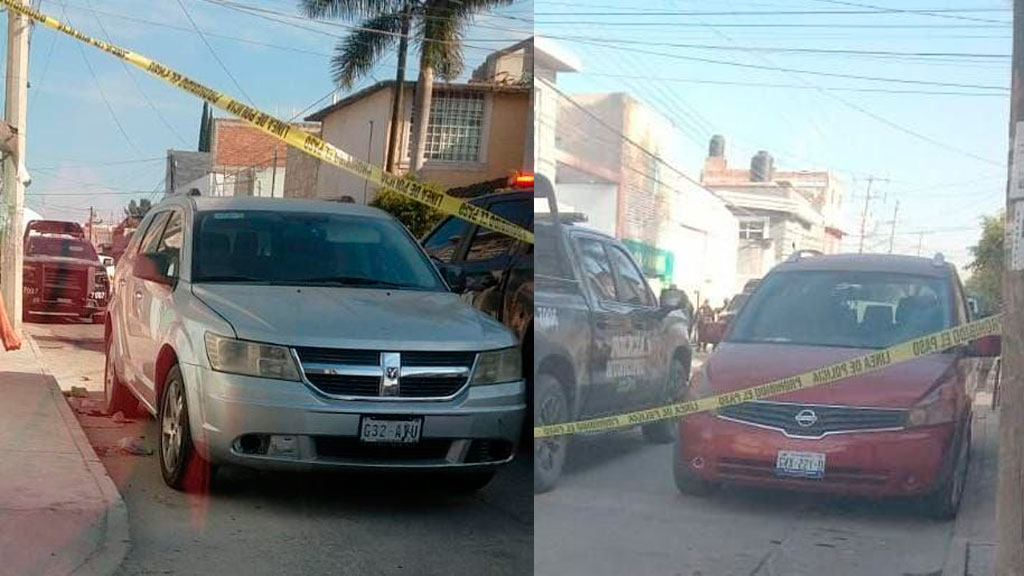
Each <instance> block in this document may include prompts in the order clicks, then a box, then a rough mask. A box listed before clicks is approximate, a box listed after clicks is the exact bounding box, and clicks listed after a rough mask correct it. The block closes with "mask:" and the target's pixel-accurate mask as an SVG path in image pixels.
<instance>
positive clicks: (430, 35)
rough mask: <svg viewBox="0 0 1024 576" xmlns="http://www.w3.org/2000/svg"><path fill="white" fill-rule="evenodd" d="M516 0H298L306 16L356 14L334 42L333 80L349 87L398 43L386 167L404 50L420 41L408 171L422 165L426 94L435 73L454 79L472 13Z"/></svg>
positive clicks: (394, 136) (390, 164)
mask: <svg viewBox="0 0 1024 576" xmlns="http://www.w3.org/2000/svg"><path fill="white" fill-rule="evenodd" d="M513 1H514V0H299V3H300V9H301V10H302V11H303V12H304V13H305V14H306V16H307V17H309V18H332V19H334V18H336V19H342V20H347V21H353V20H359V21H360V23H359V24H358V27H357V28H356V29H355V30H353V31H352V32H351V33H350V34H349V35H348V36H347V37H346V38H344V39H343V40H341V41H339V42H338V45H337V46H336V47H335V52H334V56H333V57H332V58H331V74H332V76H333V79H334V82H335V83H336V84H337V85H338V86H339V87H340V88H343V89H346V90H347V89H349V88H351V87H352V84H354V83H355V82H356V81H357V80H359V79H360V78H362V77H363V76H365V75H366V74H368V73H369V72H370V71H371V70H373V68H374V66H376V65H377V63H378V61H379V60H380V59H381V57H382V56H383V54H384V53H385V52H387V50H388V49H390V48H391V46H393V45H394V44H395V42H398V43H399V46H398V71H397V76H396V82H395V93H394V94H395V96H394V101H393V107H392V117H391V132H390V138H389V141H388V155H387V161H386V169H387V170H388V171H393V169H394V164H395V163H396V159H395V150H396V145H397V141H398V126H399V124H400V123H399V122H398V118H399V112H400V111H401V110H402V92H403V91H404V88H403V83H404V80H405V55H406V51H407V46H408V41H409V40H412V41H413V42H415V43H416V44H417V45H418V46H419V51H420V61H419V68H420V72H419V79H418V80H417V83H416V88H417V90H416V91H415V101H414V102H413V115H412V116H413V126H412V130H411V132H412V142H411V150H412V154H411V156H412V172H413V173H415V172H418V171H419V170H420V168H422V167H423V145H424V141H425V140H426V137H427V125H428V124H429V122H430V100H431V94H432V92H433V88H434V77H435V75H436V76H437V77H438V78H440V79H442V80H448V81H450V80H455V79H456V78H458V77H459V75H460V74H462V71H463V69H464V67H465V61H464V59H463V55H462V37H463V34H464V33H465V31H466V27H467V26H468V24H469V22H470V20H471V19H472V18H473V16H474V15H476V14H478V13H480V12H483V11H486V10H490V9H492V8H496V7H499V6H507V5H509V4H511V3H512V2H513Z"/></svg>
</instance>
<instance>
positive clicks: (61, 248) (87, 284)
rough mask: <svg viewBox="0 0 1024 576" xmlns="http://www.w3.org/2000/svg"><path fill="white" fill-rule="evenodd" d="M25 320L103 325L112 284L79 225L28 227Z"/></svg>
mask: <svg viewBox="0 0 1024 576" xmlns="http://www.w3.org/2000/svg"><path fill="white" fill-rule="evenodd" d="M24 245H25V265H24V281H23V286H24V287H23V288H22V290H23V294H24V302H25V305H24V310H25V320H26V321H28V320H32V319H35V318H36V317H37V316H42V315H45V316H78V317H82V318H91V319H92V321H93V322H94V323H102V322H103V311H104V310H106V307H107V300H108V299H109V297H110V279H109V278H108V277H107V272H106V269H105V268H104V267H103V264H102V263H101V262H100V259H99V256H98V255H97V254H96V250H95V249H94V248H93V246H92V244H90V243H89V241H88V240H86V239H85V232H84V231H83V230H82V227H81V226H80V225H78V224H76V223H75V222H60V221H56V220H34V221H32V222H29V223H28V225H27V226H26V227H25V236H24Z"/></svg>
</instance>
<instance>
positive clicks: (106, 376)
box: [103, 334, 140, 418]
mask: <svg viewBox="0 0 1024 576" xmlns="http://www.w3.org/2000/svg"><path fill="white" fill-rule="evenodd" d="M113 345H114V338H113V334H111V337H109V338H107V346H106V358H105V360H104V362H103V412H104V413H106V414H107V415H108V416H113V415H114V414H116V413H118V412H121V413H122V414H124V415H125V417H127V418H132V417H134V416H138V415H139V412H140V410H139V401H138V399H137V398H135V396H133V395H132V392H131V390H129V389H128V387H127V386H125V385H124V383H123V382H121V379H120V378H118V377H117V370H115V369H114V357H113V354H112V352H113V351H112V348H113Z"/></svg>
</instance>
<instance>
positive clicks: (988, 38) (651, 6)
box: [535, 0, 1011, 268]
mask: <svg viewBox="0 0 1024 576" xmlns="http://www.w3.org/2000/svg"><path fill="white" fill-rule="evenodd" d="M854 4H860V5H861V6H863V5H864V4H867V5H869V6H871V7H876V8H889V9H896V10H945V9H949V8H968V9H971V10H973V11H971V12H938V13H937V14H939V15H924V14H908V13H905V12H903V13H901V12H888V13H884V12H883V13H875V14H849V13H847V14H825V15H819V14H788V15H785V14H764V13H765V12H769V13H771V12H778V11H790V12H792V11H803V12H807V11H824V10H841V11H846V12H851V11H872V10H873V9H867V8H863V7H859V6H855V5H854ZM1010 8H1011V3H1010V2H1009V1H1008V0H958V1H957V2H948V1H945V0H899V1H896V0H863V1H856V0H850V2H844V1H836V0H791V1H783V0H774V1H773V0H749V1H747V0H726V1H723V2H715V3H709V2H697V1H691V0H676V1H670V0H658V1H652V2H644V3H642V4H640V3H636V2H631V1H626V0H580V1H571V0H536V3H535V12H536V16H535V22H536V24H535V26H536V31H537V34H538V35H543V36H548V37H550V38H552V39H554V40H555V41H556V42H558V43H559V44H561V45H562V47H563V48H565V49H568V50H569V51H571V52H573V53H575V54H576V55H577V56H578V57H579V58H580V60H581V62H582V66H583V70H582V72H581V73H579V74H566V75H561V76H560V77H559V84H560V85H561V87H562V88H563V89H565V90H567V91H568V92H607V91H625V92H629V93H631V94H633V95H634V96H636V97H637V98H639V99H641V100H644V101H645V102H647V103H648V104H650V105H651V106H652V107H654V108H655V109H657V110H659V111H660V112H661V113H662V114H663V115H665V116H667V117H668V118H669V119H670V120H671V121H672V122H673V123H674V124H676V126H677V128H678V132H679V138H678V149H677V150H676V151H675V152H676V153H675V155H674V158H673V159H672V160H671V161H672V162H673V163H674V164H676V165H677V166H678V167H680V168H682V169H683V170H685V171H687V172H689V173H690V174H692V175H694V176H697V175H699V171H700V167H701V165H702V163H703V159H704V156H705V155H706V153H707V140H708V137H709V136H710V135H711V134H712V133H720V134H723V135H725V136H726V139H727V142H728V144H727V154H728V156H729V160H730V163H731V164H732V165H733V166H747V165H749V159H750V156H751V155H752V154H753V153H754V152H756V151H757V150H759V149H765V150H768V151H770V152H772V153H773V155H774V156H775V157H776V165H777V166H778V167H780V168H783V169H803V168H807V169H811V168H815V169H822V168H831V169H834V170H835V171H836V172H837V173H838V174H839V176H840V177H841V178H842V179H843V181H844V183H845V187H846V212H847V214H846V221H847V229H848V231H849V232H850V233H851V234H852V235H853V236H851V237H850V238H849V241H848V246H850V247H852V248H853V250H856V248H857V243H858V240H859V238H857V237H856V234H858V232H859V219H860V215H861V211H862V210H863V207H864V191H865V188H866V186H867V179H868V178H869V177H871V176H874V177H876V178H877V179H879V180H876V181H875V184H874V188H873V192H872V196H875V195H878V198H877V200H875V201H873V202H872V205H871V210H870V214H869V219H868V225H867V228H868V234H867V235H866V236H867V237H866V246H867V247H868V248H873V249H877V250H879V251H886V250H888V238H889V221H891V220H892V216H893V210H894V208H895V204H896V201H897V200H898V201H899V202H900V207H899V217H898V219H897V220H898V224H897V229H896V242H895V244H896V251H898V252H904V253H916V252H917V246H918V241H919V239H920V240H921V243H922V245H923V249H922V251H923V253H924V254H925V255H931V254H932V253H934V252H935V251H942V252H943V253H944V254H945V255H946V257H947V258H948V259H950V260H953V261H954V262H957V263H958V264H960V265H961V268H962V265H963V264H965V263H966V262H967V261H969V256H968V252H967V249H966V247H967V245H969V244H973V243H974V242H976V239H977V237H978V234H979V232H978V229H979V224H978V221H979V218H980V217H981V215H983V214H994V213H995V212H997V211H998V210H999V209H1000V207H1001V206H1002V205H1003V202H1004V190H1005V177H1006V173H1005V167H1004V166H1005V159H1006V151H1007V118H1008V109H1009V91H1008V87H1009V63H1010V60H1009V54H1010V51H1011V28H1010V26H1009V24H1008V22H1009V20H1010V18H1011V13H1010ZM694 11H697V12H705V13H706V12H719V13H721V12H731V13H732V14H716V15H711V14H692V13H691V14H680V12H694ZM607 12H618V13H624V14H619V15H615V16H607V15H602V14H601V13H607ZM652 12H653V14H652ZM737 12H748V13H749V12H759V13H760V14H736V13H737ZM645 13H646V14H645ZM989 21H996V22H989ZM1000 21H1001V22H1006V24H1001V23H999V22H1000ZM780 25H784V26H780ZM671 44H674V45H675V46H672V45H671ZM698 46H700V47H698ZM708 46H716V47H717V48H709V47H708ZM779 48H785V49H804V48H810V49H825V50H836V51H873V52H896V53H913V54H914V56H907V55H899V56H893V55H880V54H872V55H854V54H848V53H830V54H820V53H807V52H782V51H775V50H774V49H779ZM653 53H661V54H665V55H658V54H653ZM922 53H927V54H935V53H942V54H944V55H943V56H939V57H936V56H920V55H919V54H922ZM945 54H954V55H945ZM965 54H969V55H971V56H970V57H966V56H964V55H965ZM694 58H698V59H705V60H716V61H719V63H710V62H700V61H696V60H694ZM721 62H732V63H738V64H740V66H736V65H728V64H723V63H721ZM751 66H756V67H766V68H769V67H770V68H787V69H790V71H779V70H766V69H760V68H753V67H751ZM792 70H810V71H817V72H821V73H824V74H838V75H855V76H869V77H881V78H890V79H898V80H903V81H904V82H876V81H866V80H856V79H850V78H838V77H830V76H826V75H812V74H802V73H797V72H794V71H792ZM709 81H710V82H715V83H707V82H709ZM908 81H909V82H908ZM720 82H724V83H734V82H742V83H753V84H773V85H788V86H789V87H768V86H763V85H762V86H738V85H731V84H718V83H720ZM913 82H931V83H937V84H960V85H967V86H971V87H970V88H965V87H955V86H940V85H930V84H917V83H913ZM974 86H991V87H994V89H987V88H986V89H982V88H974ZM838 88H846V89H885V90H905V91H906V90H910V91H927V92H957V93H958V94H955V95H954V94H934V93H933V94H904V93H900V94H892V93H879V92H860V91H841V90H837V89H838ZM965 92H966V93H969V94H970V95H964V94H959V93H965ZM911 133H913V134H916V136H915V135H911ZM885 180H888V181H885ZM883 198H884V200H883ZM921 231H924V232H927V233H926V234H925V235H924V236H923V237H919V236H918V232H921Z"/></svg>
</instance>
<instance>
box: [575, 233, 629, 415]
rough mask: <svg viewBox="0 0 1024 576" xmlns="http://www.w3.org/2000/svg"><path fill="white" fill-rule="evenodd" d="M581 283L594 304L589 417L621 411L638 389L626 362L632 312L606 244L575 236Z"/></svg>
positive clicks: (585, 410) (584, 403)
mask: <svg viewBox="0 0 1024 576" xmlns="http://www.w3.org/2000/svg"><path fill="white" fill-rule="evenodd" d="M573 245H574V250H575V251H576V253H577V255H578V258H577V261H578V262H579V266H580V273H581V275H580V279H581V282H582V285H583V289H584V292H585V293H586V295H587V297H588V299H589V300H590V308H591V323H592V331H593V335H594V336H593V342H592V344H591V353H590V367H589V369H590V381H591V386H590V391H589V393H588V395H587V397H586V398H585V399H583V400H582V402H581V411H582V412H583V413H584V415H585V416H596V415H601V414H607V413H609V412H619V411H621V406H622V398H623V396H624V395H625V394H627V392H628V391H629V390H630V389H633V388H635V387H636V379H635V376H634V373H635V372H636V368H635V366H632V365H630V363H629V362H628V360H627V359H625V354H624V350H625V349H626V348H628V347H629V346H630V335H631V333H632V327H631V326H630V319H629V310H628V308H627V307H624V306H622V305H621V304H620V303H619V302H618V301H617V294H616V290H615V288H616V287H615V273H614V272H612V265H611V260H610V259H609V257H608V253H607V251H606V250H605V245H606V243H605V241H604V240H603V239H602V238H601V237H599V236H592V235H590V234H586V233H576V234H574V235H573Z"/></svg>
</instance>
